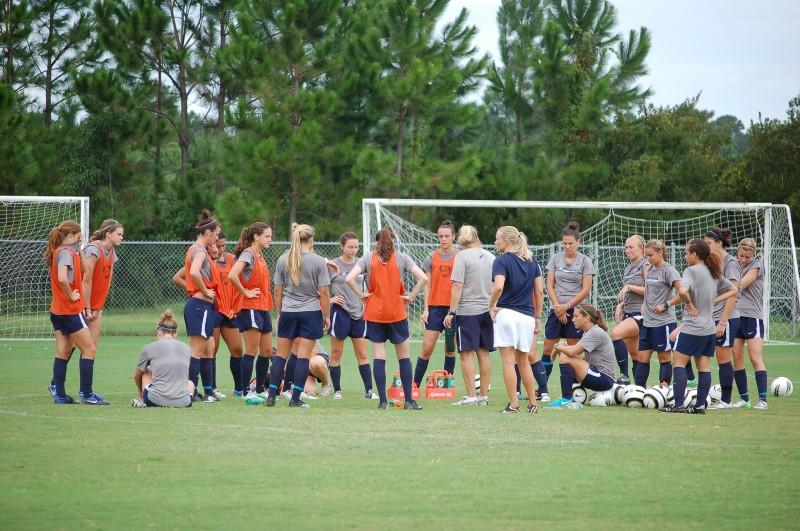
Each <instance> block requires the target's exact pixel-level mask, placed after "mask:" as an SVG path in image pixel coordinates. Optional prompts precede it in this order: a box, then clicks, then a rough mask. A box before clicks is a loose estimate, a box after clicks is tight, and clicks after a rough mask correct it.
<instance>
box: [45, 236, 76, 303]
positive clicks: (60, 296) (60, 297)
mask: <svg viewBox="0 0 800 531" xmlns="http://www.w3.org/2000/svg"><path fill="white" fill-rule="evenodd" d="M62 249H64V250H66V251H69V254H71V255H72V273H73V274H72V282H71V283H70V285H69V289H70V291H74V290H78V291H79V292H81V298H80V299H78V300H77V301H75V302H73V301H71V300H69V298H68V297H67V296H66V294H64V290H62V289H61V286H59V285H58V266H57V265H56V263H57V261H58V253H59V252H61V250H62ZM82 282H83V273H82V272H81V255H79V254H78V253H76V252H75V251H73V250H72V249H70V248H69V247H59V248H58V249H56V250H55V251H53V259H52V260H51V261H50V291H51V292H52V294H53V300H52V301H51V302H50V313H54V314H56V315H78V314H79V313H81V312H82V311H83V292H82V289H81V283H82Z"/></svg>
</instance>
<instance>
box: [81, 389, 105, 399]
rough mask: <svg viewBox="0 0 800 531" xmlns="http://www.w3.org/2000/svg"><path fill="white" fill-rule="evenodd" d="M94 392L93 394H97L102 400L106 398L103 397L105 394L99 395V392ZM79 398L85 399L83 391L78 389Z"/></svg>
mask: <svg viewBox="0 0 800 531" xmlns="http://www.w3.org/2000/svg"><path fill="white" fill-rule="evenodd" d="M92 394H93V395H95V396H96V397H97V398H99V399H100V400H105V398H103V395H99V394H97V393H92ZM78 398H80V399H81V400H83V391H78Z"/></svg>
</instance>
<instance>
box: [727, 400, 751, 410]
mask: <svg viewBox="0 0 800 531" xmlns="http://www.w3.org/2000/svg"><path fill="white" fill-rule="evenodd" d="M731 406H732V407H735V408H738V409H753V404H751V403H750V402H749V401H747V400H737V401H736V402H734V403H733V404H732V405H731Z"/></svg>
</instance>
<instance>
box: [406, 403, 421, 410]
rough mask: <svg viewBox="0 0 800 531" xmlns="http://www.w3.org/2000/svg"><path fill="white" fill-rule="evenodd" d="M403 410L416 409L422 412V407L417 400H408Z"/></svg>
mask: <svg viewBox="0 0 800 531" xmlns="http://www.w3.org/2000/svg"><path fill="white" fill-rule="evenodd" d="M403 409H414V410H416V411H421V410H422V406H421V405H419V404H418V403H417V401H416V400H407V401H406V403H405V404H404V405H403Z"/></svg>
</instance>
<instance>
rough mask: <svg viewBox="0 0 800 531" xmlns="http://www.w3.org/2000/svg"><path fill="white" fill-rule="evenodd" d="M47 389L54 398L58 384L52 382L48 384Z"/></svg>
mask: <svg viewBox="0 0 800 531" xmlns="http://www.w3.org/2000/svg"><path fill="white" fill-rule="evenodd" d="M47 390H48V391H50V396H52V397H53V398H55V397H56V384H52V383H51V384H48V385H47Z"/></svg>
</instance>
